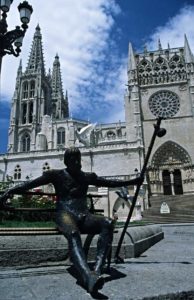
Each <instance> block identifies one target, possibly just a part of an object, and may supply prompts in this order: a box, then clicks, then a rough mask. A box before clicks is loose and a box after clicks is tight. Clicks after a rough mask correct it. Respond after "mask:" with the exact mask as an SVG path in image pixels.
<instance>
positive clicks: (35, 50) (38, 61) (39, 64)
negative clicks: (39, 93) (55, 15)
mask: <svg viewBox="0 0 194 300" xmlns="http://www.w3.org/2000/svg"><path fill="white" fill-rule="evenodd" d="M38 70H41V72H42V73H43V74H45V67H44V57H43V50H42V34H41V32H40V26H39V24H38V25H37V26H36V30H35V33H34V38H33V42H32V47H31V51H30V56H29V59H28V65H27V68H26V72H27V73H32V72H33V73H34V72H36V71H38Z"/></svg>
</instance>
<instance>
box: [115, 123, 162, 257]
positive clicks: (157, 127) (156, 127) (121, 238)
mask: <svg viewBox="0 0 194 300" xmlns="http://www.w3.org/2000/svg"><path fill="white" fill-rule="evenodd" d="M161 121H162V118H158V120H157V123H156V124H155V125H154V133H153V136H152V139H151V142H150V145H149V147H148V152H147V155H146V157H145V161H144V165H143V168H142V170H141V173H140V176H141V177H144V174H145V171H146V167H147V164H148V161H149V158H150V154H151V151H152V148H153V145H154V142H155V139H156V136H157V133H158V132H159V129H160V124H161ZM140 187H141V184H139V185H137V187H136V190H135V195H134V197H133V202H132V205H131V208H130V211H129V214H128V217H127V220H126V222H125V226H124V228H123V231H122V233H121V236H120V239H119V242H118V246H117V249H116V252H115V262H117V263H118V262H121V261H123V259H122V258H120V257H119V252H120V249H121V245H122V242H123V239H124V236H125V233H126V230H127V227H128V225H129V222H130V219H131V216H132V214H133V210H134V208H135V204H136V201H137V197H138V194H139V190H140Z"/></svg>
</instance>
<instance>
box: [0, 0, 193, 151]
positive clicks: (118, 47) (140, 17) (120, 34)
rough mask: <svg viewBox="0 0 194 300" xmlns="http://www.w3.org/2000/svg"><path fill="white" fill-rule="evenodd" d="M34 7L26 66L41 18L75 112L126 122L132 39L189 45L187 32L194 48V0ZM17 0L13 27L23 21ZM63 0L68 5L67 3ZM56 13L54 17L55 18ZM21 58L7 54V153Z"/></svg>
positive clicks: (3, 116) (2, 129)
mask: <svg viewBox="0 0 194 300" xmlns="http://www.w3.org/2000/svg"><path fill="white" fill-rule="evenodd" d="M29 3H30V4H31V5H32V6H33V8H34V12H33V15H32V19H31V22H30V25H29V29H28V31H27V34H26V36H25V38H24V44H23V47H22V53H21V55H20V58H21V59H22V65H23V70H25V67H26V64H27V58H28V55H29V51H30V46H31V43H32V38H33V34H34V31H35V27H36V25H37V23H39V25H40V27H41V33H42V36H43V48H44V57H45V66H46V69H47V70H48V69H49V68H52V64H53V61H54V56H55V54H56V53H58V54H59V57H60V62H61V71H62V80H63V87H64V90H66V89H67V90H68V93H69V102H70V111H71V115H72V116H73V117H75V118H81V119H85V120H90V121H91V122H97V123H101V122H102V123H107V122H118V121H119V120H121V121H124V93H125V88H126V86H125V84H126V83H127V77H126V74H127V52H128V43H129V41H130V42H132V44H133V47H134V49H135V50H136V51H141V50H142V49H143V46H144V45H145V44H147V47H148V49H157V40H158V38H160V39H161V42H162V46H163V47H164V48H166V47H167V43H168V42H169V43H170V45H171V46H173V47H175V46H183V43H184V33H186V34H187V37H188V39H189V42H190V46H191V49H194V26H193V20H194V0H192V1H184V0H183V1H182V0H170V1H169V0H168V1H167V0H163V1H156V0H155V1H151V0H136V1H130V0H95V1H93V0H63V1H61V0H55V1H51V0H48V1H47V5H46V7H44V10H43V9H42V5H41V7H40V1H38V0H29ZM18 4H19V1H16V0H15V1H13V4H12V6H11V10H10V12H9V18H8V25H9V30H11V29H13V28H14V27H15V26H16V25H18V24H19V23H20V22H19V14H18V12H17V6H18ZM61 4H62V5H63V7H61ZM51 15H52V17H51ZM18 65H19V58H15V57H13V56H8V55H7V56H6V57H4V58H3V65H2V71H1V94H0V138H1V145H0V153H4V152H6V145H7V131H8V126H9V110H10V104H11V98H12V95H13V92H14V86H15V77H16V72H17V67H18Z"/></svg>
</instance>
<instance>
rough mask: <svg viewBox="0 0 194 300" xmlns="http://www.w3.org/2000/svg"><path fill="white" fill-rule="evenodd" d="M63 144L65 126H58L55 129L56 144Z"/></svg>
mask: <svg viewBox="0 0 194 300" xmlns="http://www.w3.org/2000/svg"><path fill="white" fill-rule="evenodd" d="M64 144H65V128H62V127H61V128H59V129H58V130H57V145H64Z"/></svg>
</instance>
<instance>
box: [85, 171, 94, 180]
mask: <svg viewBox="0 0 194 300" xmlns="http://www.w3.org/2000/svg"><path fill="white" fill-rule="evenodd" d="M83 173H84V177H85V178H86V179H87V180H89V181H91V180H92V181H93V180H95V179H96V178H97V175H96V173H94V172H83Z"/></svg>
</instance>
